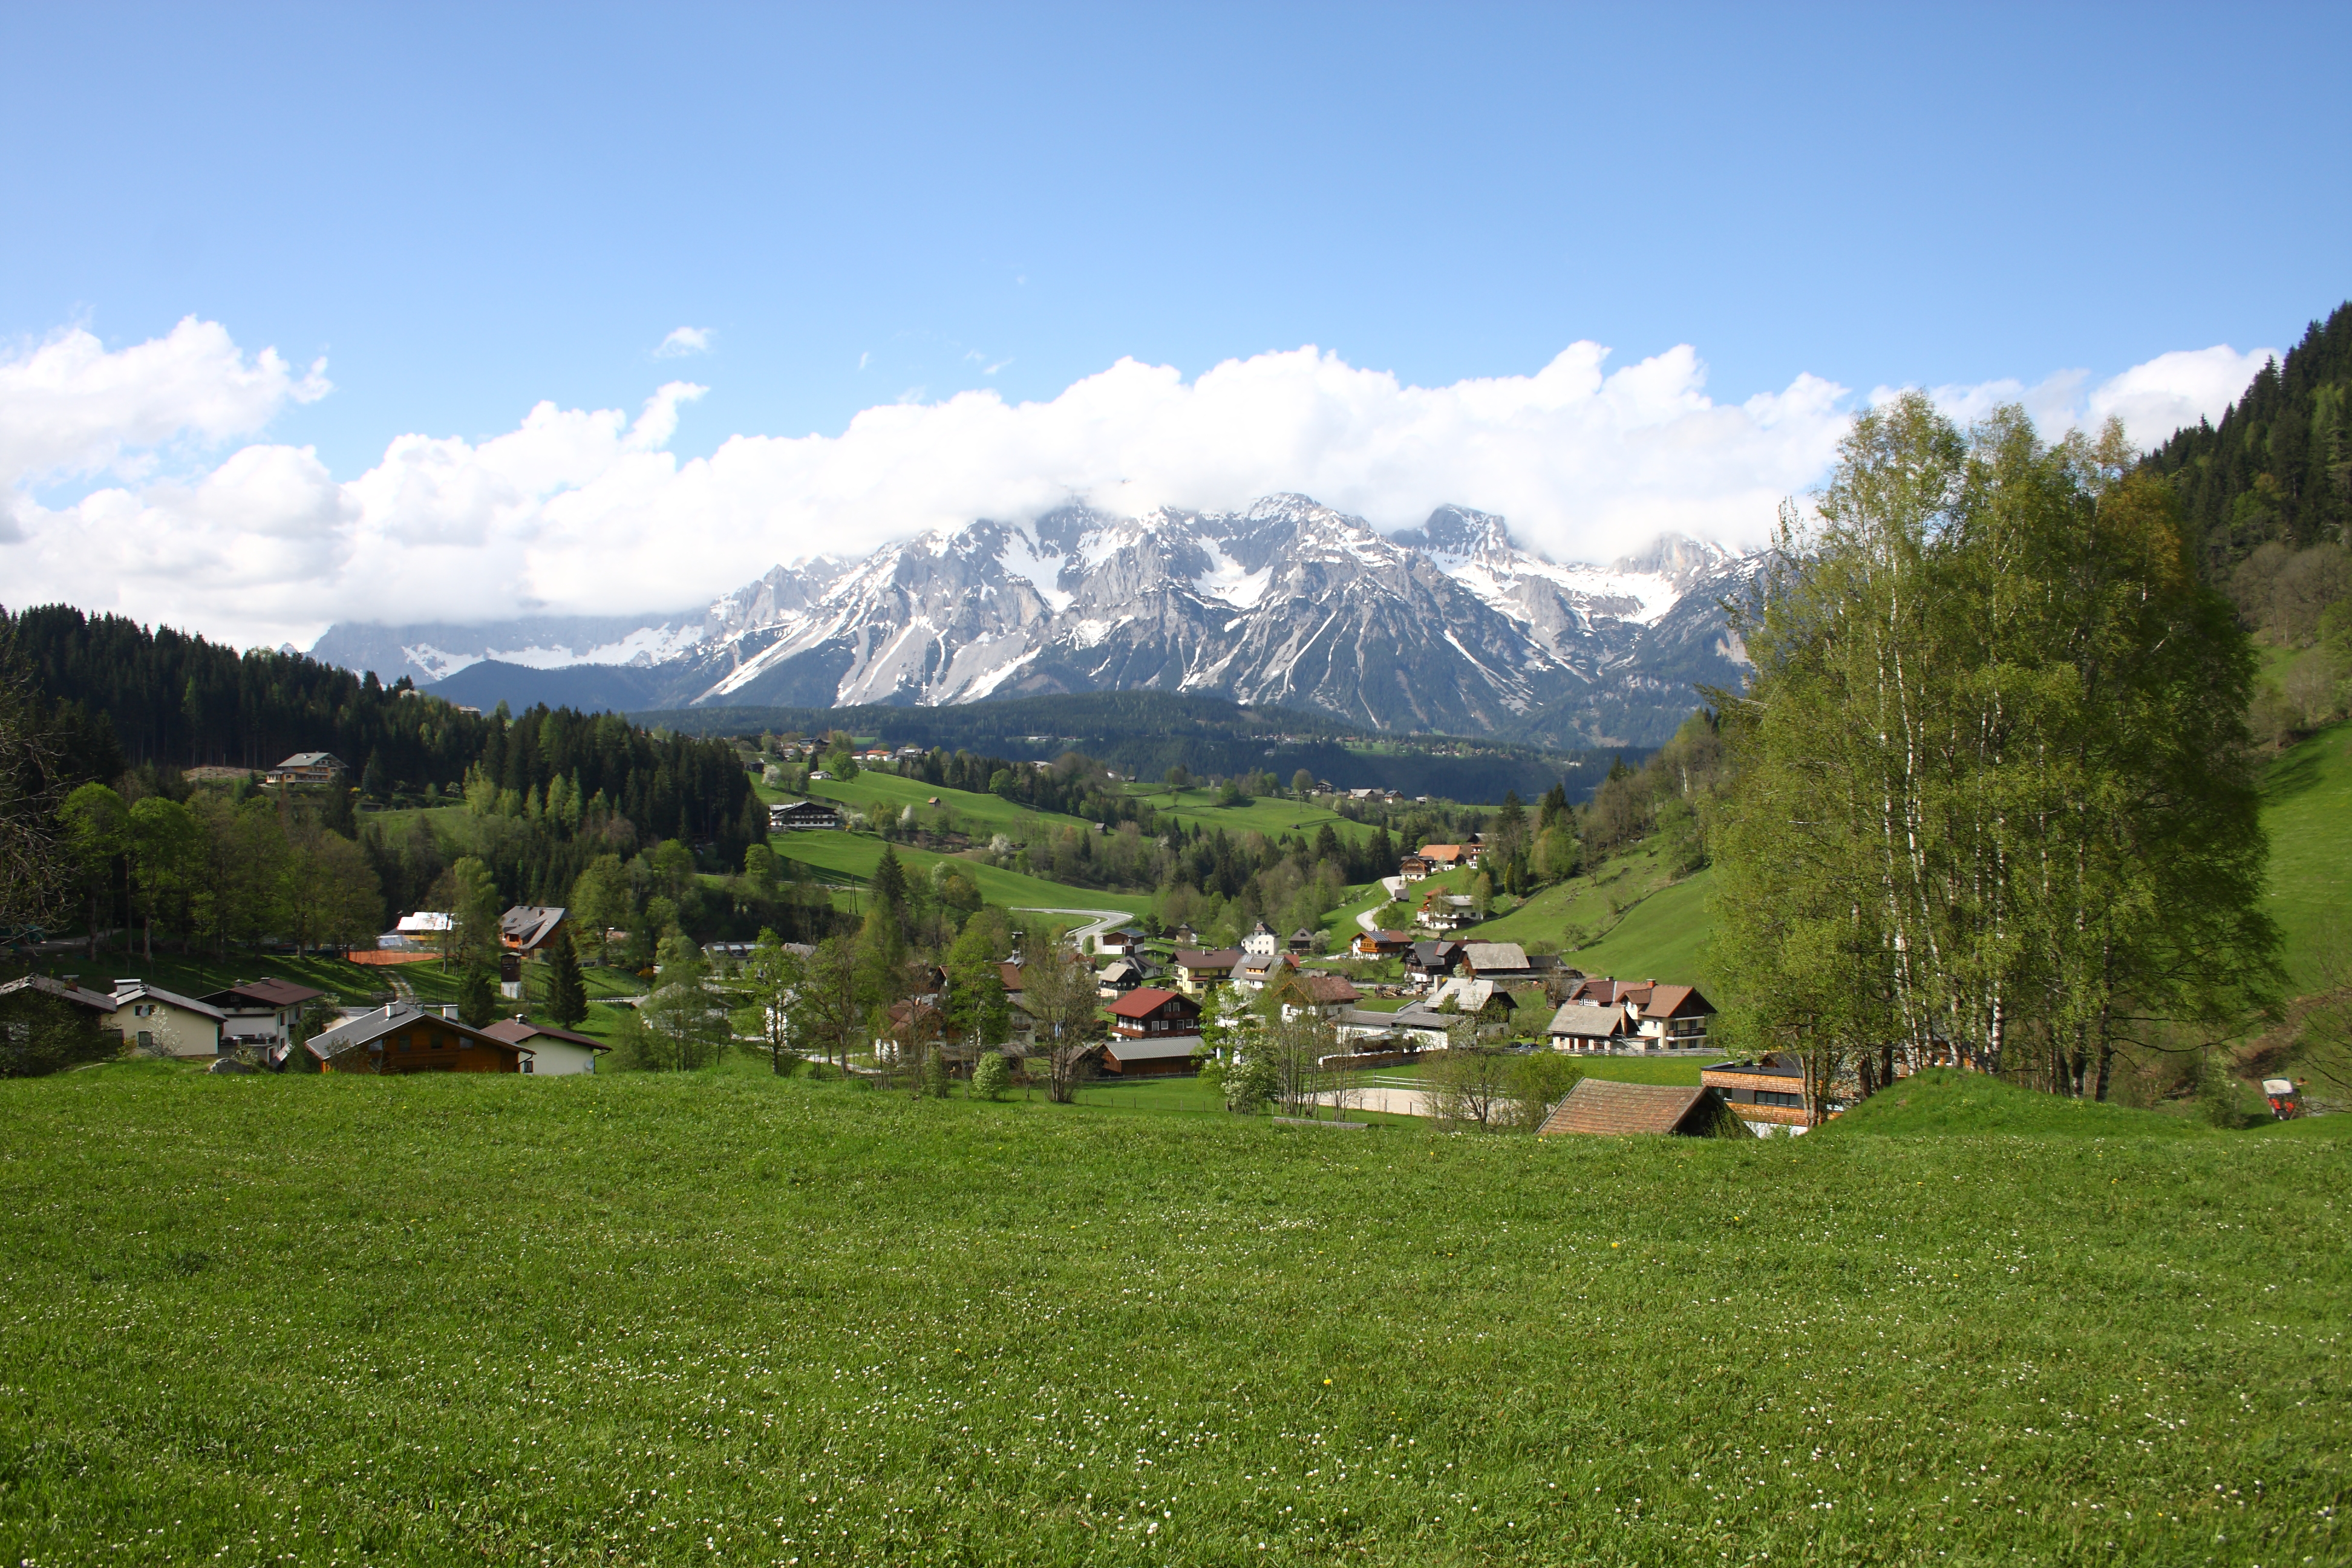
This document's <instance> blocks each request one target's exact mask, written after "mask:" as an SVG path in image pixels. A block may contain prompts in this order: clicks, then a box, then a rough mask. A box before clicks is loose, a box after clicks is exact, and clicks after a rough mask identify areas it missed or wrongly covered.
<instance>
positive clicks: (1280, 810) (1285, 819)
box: [1127, 784, 1419, 848]
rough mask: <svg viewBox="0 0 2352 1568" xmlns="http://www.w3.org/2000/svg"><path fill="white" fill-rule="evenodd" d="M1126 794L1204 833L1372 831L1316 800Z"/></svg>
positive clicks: (1132, 789)
mask: <svg viewBox="0 0 2352 1568" xmlns="http://www.w3.org/2000/svg"><path fill="white" fill-rule="evenodd" d="M1127 793H1128V794H1129V795H1134V796H1135V797H1136V798H1137V799H1139V800H1142V801H1146V802H1148V803H1150V806H1151V808H1152V809H1153V810H1154V811H1157V812H1160V814H1162V815H1163V816H1166V815H1173V816H1175V817H1176V819H1177V820H1178V821H1180V822H1181V823H1183V824H1184V826H1187V827H1196V828H1199V829H1201V830H1202V831H1204V832H1213V831H1214V830H1215V829H1217V828H1220V827H1222V828H1223V829H1224V830H1225V831H1226V832H1227V833H1249V832H1257V833H1263V834H1265V836H1266V837H1269V838H1273V837H1279V836H1280V835H1282V834H1286V833H1288V834H1304V835H1306V836H1307V837H1314V836H1315V834H1317V833H1318V832H1319V831H1321V829H1322V826H1323V825H1324V824H1325V823H1327V822H1328V823H1329V824H1330V825H1331V830H1332V831H1333V832H1335V833H1337V834H1338V835H1339V837H1341V838H1342V839H1349V838H1370V837H1371V836H1372V831H1373V830H1372V829H1371V828H1370V827H1368V826H1365V825H1364V824H1362V823H1360V822H1350V821H1349V820H1348V819H1347V818H1346V817H1344V816H1340V815H1339V813H1338V812H1336V811H1333V810H1331V809H1330V808H1329V807H1328V806H1324V805H1317V804H1316V803H1314V802H1313V801H1297V800H1272V799H1255V800H1252V801H1251V802H1250V803H1249V804H1248V805H1218V804H1217V792H1216V791H1215V790H1213V789H1186V790H1174V791H1171V790H1170V789H1169V788H1168V786H1167V785H1166V784H1129V785H1128V786H1127ZM1413 847H1416V848H1417V847H1419V846H1417V845H1416V846H1413Z"/></svg>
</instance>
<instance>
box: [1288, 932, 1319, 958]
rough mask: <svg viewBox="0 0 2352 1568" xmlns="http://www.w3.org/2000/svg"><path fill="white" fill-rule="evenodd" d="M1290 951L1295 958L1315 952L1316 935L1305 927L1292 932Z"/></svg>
mask: <svg viewBox="0 0 2352 1568" xmlns="http://www.w3.org/2000/svg"><path fill="white" fill-rule="evenodd" d="M1290 951H1291V953H1292V954H1293V955H1294V956H1296V955H1298V954H1302V953H1308V952H1314V951H1315V933H1314V932H1313V931H1308V930H1307V928H1306V927H1305V926H1300V927H1299V928H1298V929H1297V931H1292V932H1291V933H1290Z"/></svg>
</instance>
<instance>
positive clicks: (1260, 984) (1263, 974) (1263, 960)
mask: <svg viewBox="0 0 2352 1568" xmlns="http://www.w3.org/2000/svg"><path fill="white" fill-rule="evenodd" d="M1297 968H1298V965H1297V964H1296V963H1293V962H1291V957H1290V954H1288V953H1286V952H1271V953H1252V954H1250V955H1249V956H1247V957H1245V958H1244V959H1243V960H1242V961H1241V962H1240V963H1237V964H1235V965H1234V984H1235V985H1236V986H1238V987H1240V988H1241V989H1242V990H1244V991H1249V992H1257V991H1263V990H1265V988H1266V987H1267V986H1268V985H1270V984H1274V983H1275V982H1276V981H1277V980H1279V979H1281V978H1282V977H1283V975H1284V974H1286V973H1296V972H1297Z"/></svg>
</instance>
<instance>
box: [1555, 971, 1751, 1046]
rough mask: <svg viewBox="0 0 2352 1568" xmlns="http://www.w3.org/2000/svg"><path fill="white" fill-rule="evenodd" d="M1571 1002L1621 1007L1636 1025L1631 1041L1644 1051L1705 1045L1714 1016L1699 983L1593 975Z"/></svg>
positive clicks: (1581, 983)
mask: <svg viewBox="0 0 2352 1568" xmlns="http://www.w3.org/2000/svg"><path fill="white" fill-rule="evenodd" d="M1568 1001H1569V1002H1570V1003H1578V1002H1591V1003H1594V1004H1596V1005H1600V1006H1603V1007H1618V1008H1622V1010H1623V1011H1624V1014H1625V1017H1626V1021H1627V1022H1628V1023H1629V1024H1631V1025H1632V1026H1633V1041H1632V1042H1629V1043H1636V1044H1638V1045H1639V1046H1640V1047H1641V1048H1642V1049H1643V1050H1645V1051H1661V1050H1696V1049H1699V1048H1701V1047H1705V1045H1706V1021H1707V1020H1708V1019H1709V1018H1711V1017H1713V1016H1715V1004H1714V1003H1712V1002H1709V1001H1708V1000H1707V999H1706V997H1705V996H1703V995H1701V994H1699V991H1698V988H1697V987H1696V986H1694V985H1661V984H1658V983H1657V982H1656V981H1654V980H1644V981H1642V982H1639V983H1638V984H1637V983H1635V982H1633V981H1629V980H1612V979H1610V978H1608V977H1607V976H1605V975H1601V976H1594V977H1591V978H1589V979H1584V980H1580V981H1578V982H1577V983H1576V984H1575V985H1574V987H1573V988H1572V989H1570V992H1569V994H1568Z"/></svg>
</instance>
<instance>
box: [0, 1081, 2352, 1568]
mask: <svg viewBox="0 0 2352 1568" xmlns="http://www.w3.org/2000/svg"><path fill="white" fill-rule="evenodd" d="M2347 1120H2352V1119H2335V1121H2347ZM0 1121H5V1125H6V1126H7V1127H8V1129H9V1137H8V1138H7V1139H6V1140H5V1142H0V1259H5V1262H0V1313H5V1321H6V1322H7V1323H8V1325H9V1331H8V1333H7V1334H6V1335H5V1338H0V1411H5V1426H0V1433H5V1448H0V1455H5V1464H0V1550H5V1559H0V1560H5V1561H8V1562H32V1563H74V1562H95V1561H100V1560H103V1561H109V1562H116V1563H201V1562H215V1561H218V1562H223V1563H258V1562H264V1561H268V1562H293V1563H330V1562H342V1563H394V1562H454V1561H458V1560H464V1561H469V1562H484V1563H543V1562H553V1563H572V1562H583V1561H589V1560H594V1561H599V1562H610V1563H726V1562H756V1563H786V1564H790V1563H794V1562H795V1561H797V1562H798V1563H803V1564H810V1565H814V1564H818V1563H884V1562H888V1563H1016V1562H1017V1563H1116V1562H1147V1561H1150V1562H1163V1563H1187V1564H1190V1563H1218V1564H1223V1563H1235V1562H1242V1561H1249V1562H1266V1563H1279V1562H1305V1561H1317V1562H1335V1561H1341V1560H1344V1561H1349V1562H1361V1563H1478V1562H1488V1561H1498V1562H1516V1561H1528V1562H1548V1563H1593V1562H1602V1563H1660V1564H1665V1563H1674V1564H1682V1563H1717V1562H1738V1563H1750V1562H1763V1561H1768V1560H1769V1561H1770V1562H1773V1563H1810V1562H1822V1563H1828V1562H1850V1563H1987V1562H1991V1561H1993V1560H1995V1559H1999V1560H2000V1561H2004V1562H2006V1561H2023V1560H2037V1561H2044V1562H2063V1563H2133V1564H2136V1563H2208V1562H2211V1563H2303V1562H2305V1561H2311V1562H2320V1563H2335V1562H2342V1561H2344V1559H2345V1556H2346V1550H2345V1548H2346V1542H2344V1541H2343V1540H2342V1539H2341V1533H2342V1532H2341V1530H2340V1527H2339V1525H2338V1523H2337V1521H2336V1511H2337V1510H2338V1508H2339V1507H2340V1503H2341V1499H2342V1497H2343V1495H2344V1491H2345V1489H2346V1486H2347V1455H2352V1429H2347V1402H2346V1399H2345V1396H2344V1394H2343V1390H2344V1389H2345V1388H2346V1387H2347V1384H2352V1346H2347V1340H2346V1338H2345V1336H2344V1334H2343V1331H2342V1329H2343V1306H2344V1302H2345V1300H2347V1292H2352V1229H2347V1211H2346V1208H2345V1205H2344V1203H2343V1200H2342V1198H2341V1195H2340V1194H2341V1188H2342V1184H2343V1174H2344V1171H2345V1150H2344V1145H2343V1142H2342V1140H2341V1137H2340V1136H2336V1135H2324V1134H2334V1133H2336V1132H2339V1131H2340V1129H2338V1128H2336V1127H2335V1126H2334V1123H2333V1122H2319V1123H2314V1124H2311V1126H2312V1127H2313V1128H2314V1129H2315V1131H2307V1132H2305V1133H2303V1134H2302V1135H2299V1136H2292V1137H2290V1136H2275V1135H2271V1134H2266V1133H2252V1134H2232V1135H2219V1134H2216V1135H2210V1136H2201V1137H2179V1136H2173V1137H2151V1136H2139V1135H2129V1136H2118V1137H2083V1136H2041V1137H2033V1136H2018V1135H2013V1134H1986V1133H1975V1134H1969V1133H1959V1132H1956V1131H1951V1130H1949V1129H1946V1130H1944V1131H1943V1135H1940V1136H1935V1137H1896V1136H1887V1135H1884V1134H1874V1133H1873V1132H1872V1131H1869V1129H1868V1126H1867V1124H1866V1122H1865V1121H1864V1119H1862V1118H1861V1117H1860V1116H1859V1115H1857V1116H1856V1117H1855V1118H1853V1119H1852V1124H1851V1125H1848V1126H1841V1127H1836V1128H1832V1129H1831V1130H1829V1131H1825V1132H1823V1133H1820V1134H1816V1135H1814V1136H1812V1137H1809V1138H1806V1139H1803V1140H1801V1141H1797V1142H1778V1141H1776V1142H1762V1141H1757V1140H1738V1141H1729V1142H1696V1141H1666V1140H1639V1141H1625V1142H1620V1141H1613V1140H1601V1139H1589V1140H1588V1139H1564V1140H1558V1141H1552V1142H1536V1141H1534V1140H1530V1139H1528V1138H1525V1137H1523V1136H1501V1135H1464V1136H1446V1135H1443V1134H1439V1133H1435V1132H1433V1131H1425V1130H1423V1129H1419V1128H1413V1127H1404V1128H1383V1129H1381V1130H1378V1131H1370V1132H1362V1133H1339V1132H1331V1131H1316V1130H1311V1129H1297V1130H1286V1129H1279V1128H1276V1127H1273V1126H1271V1125H1269V1124H1268V1123H1266V1122H1265V1121H1242V1120H1240V1119H1230V1118H1225V1117H1222V1116H1216V1115H1156V1114H1151V1113H1149V1112H1146V1111H1143V1110H1129V1111H1125V1112H1121V1111H1120V1110H1119V1108H1118V1107H1117V1106H1115V1105H1113V1106H1109V1107H1105V1108H1102V1109H1097V1110H1089V1109H1088V1108H1087V1107H1085V1106H1083V1105H1081V1106H1079V1107H1076V1108H1062V1107H1053V1106H1047V1105H1045V1104H1042V1103H1036V1102H1013V1103H1007V1104H998V1105H990V1104H977V1103H971V1102H967V1101H963V1100H947V1101H915V1102H910V1101H908V1100H905V1099H903V1098H899V1097H896V1096H888V1095H885V1094H882V1093H880V1092H877V1091H869V1090H861V1089H856V1088H855V1087H853V1086H846V1085H843V1084H839V1083H824V1084H819V1083H812V1082H809V1081H807V1080H805V1079H795V1080H773V1079H768V1078H766V1077H765V1076H763V1075H757V1074H719V1075H697V1076H693V1077H685V1078H668V1079H664V1078H653V1077H644V1076H635V1075H609V1074H600V1075H598V1076H596V1077H593V1078H586V1079H525V1078H450V1077H443V1078H437V1079H427V1078H416V1079H388V1080H387V1079H336V1078H327V1079H320V1078H277V1077H263V1078H257V1079H215V1078H207V1077H204V1076H202V1075H197V1074H190V1073H185V1072H174V1071H171V1070H168V1069H166V1070H154V1069H152V1068H148V1067H145V1066H141V1065H132V1066H129V1067H121V1068H115V1067H109V1068H93V1069H89V1070H86V1071H83V1072H79V1073H74V1074H70V1075H68V1076H66V1077H65V1078H63V1079H49V1080H37V1081H30V1082H9V1083H0Z"/></svg>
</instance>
